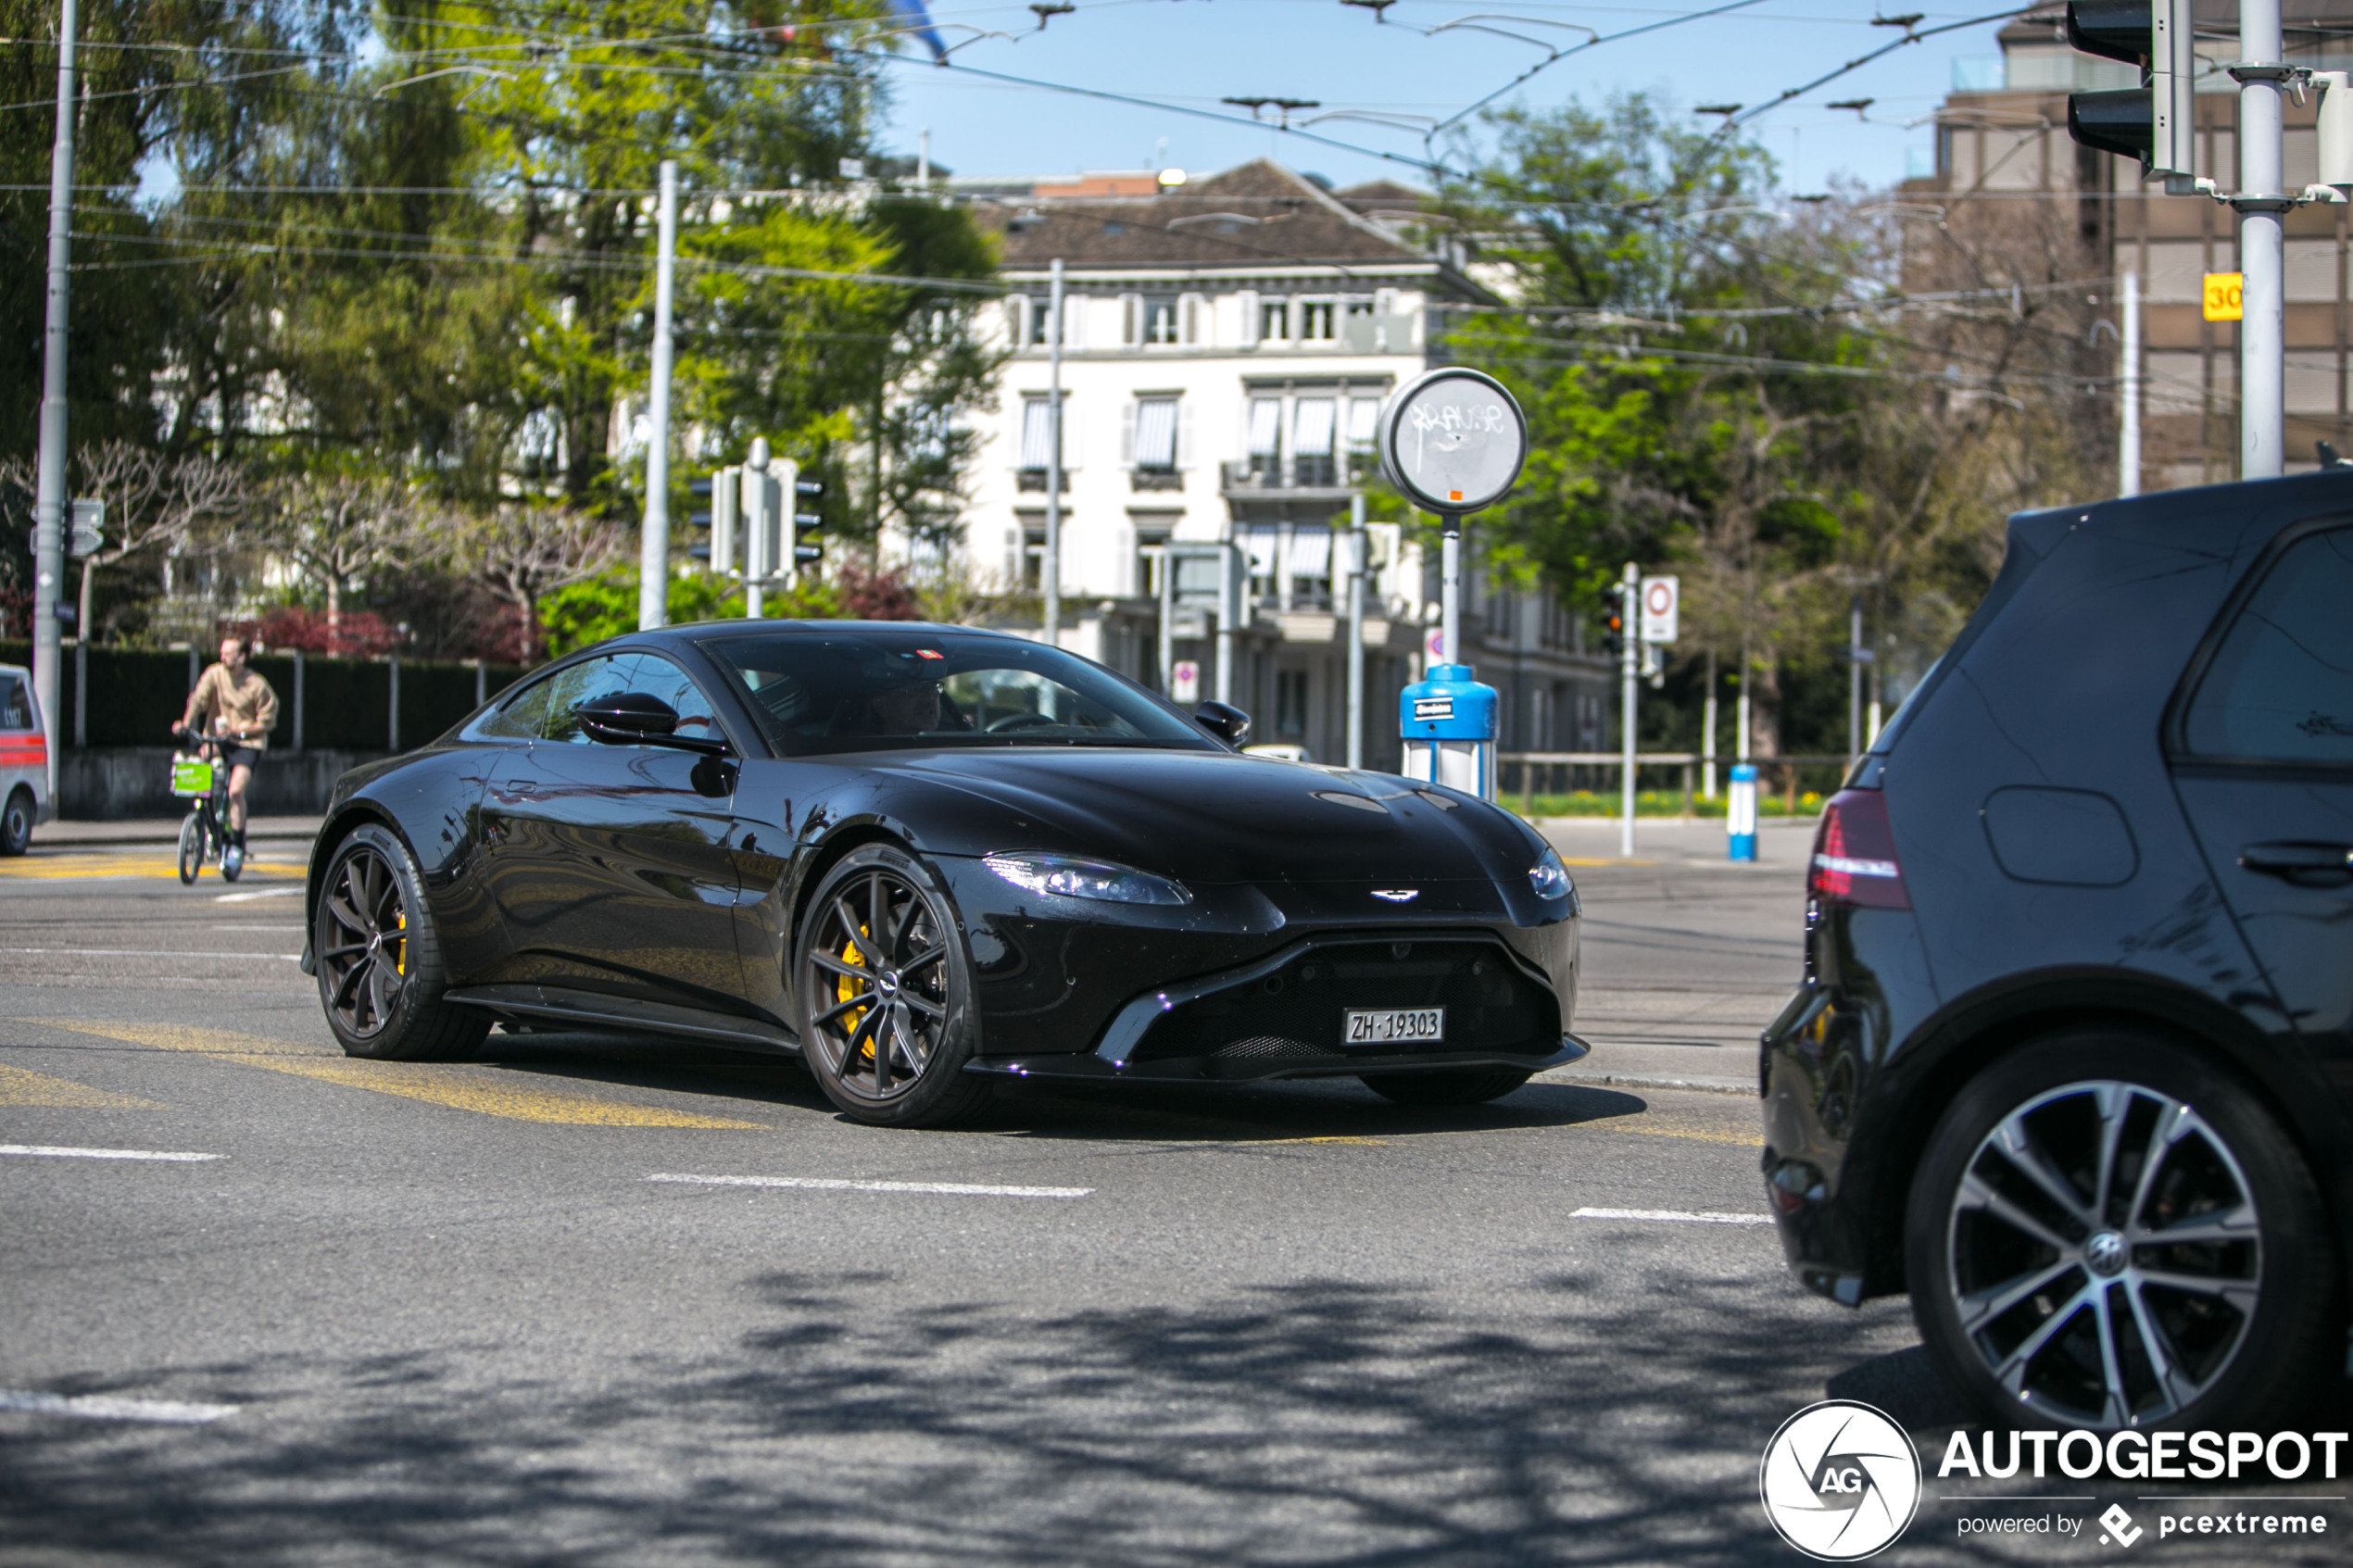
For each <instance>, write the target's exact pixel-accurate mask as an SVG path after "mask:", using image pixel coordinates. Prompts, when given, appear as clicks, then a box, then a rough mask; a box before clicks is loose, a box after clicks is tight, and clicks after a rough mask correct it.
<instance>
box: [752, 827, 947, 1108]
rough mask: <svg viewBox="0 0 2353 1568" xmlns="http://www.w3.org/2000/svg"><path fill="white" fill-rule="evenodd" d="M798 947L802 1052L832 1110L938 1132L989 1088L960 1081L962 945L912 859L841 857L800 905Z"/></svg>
mask: <svg viewBox="0 0 2353 1568" xmlns="http://www.w3.org/2000/svg"><path fill="white" fill-rule="evenodd" d="M796 946H797V948H798V951H799V954H800V962H799V972H798V974H797V975H796V979H797V980H798V982H799V984H798V985H797V987H796V990H797V992H798V994H799V1004H800V1008H801V1022H802V1027H801V1032H800V1038H801V1053H802V1056H803V1058H804V1060H806V1061H807V1062H808V1064H809V1067H810V1070H811V1071H812V1073H814V1074H815V1076H816V1078H817V1082H818V1084H819V1085H820V1086H822V1087H823V1088H824V1091H825V1093H826V1094H827V1096H828V1097H830V1098H832V1099H833V1101H834V1103H835V1104H836V1105H837V1106H839V1107H840V1108H841V1109H842V1110H845V1111H848V1112H849V1114H850V1115H852V1116H854V1117H857V1118H858V1119H860V1120H861V1121H868V1122H876V1123H889V1124H892V1125H900V1126H916V1125H922V1126H937V1125H940V1124H942V1123H946V1122H948V1121H950V1120H953V1119H954V1118H955V1117H957V1116H960V1115H962V1114H963V1113H964V1112H965V1111H966V1110H970V1109H971V1108H972V1107H973V1106H975V1105H976V1104H978V1103H979V1102H980V1100H981V1099H983V1098H986V1097H987V1095H988V1084H987V1082H986V1081H985V1080H979V1079H974V1078H971V1077H967V1076H965V1075H963V1065H964V1062H965V1060H967V1059H968V1058H969V1057H970V1056H971V1054H972V1052H971V1048H970V1046H969V1043H968V1036H969V1035H970V1033H971V1022H970V1018H969V1009H968V1007H967V1005H966V1002H965V997H966V994H967V991H968V989H969V986H968V982H967V980H966V978H965V964H964V957H963V938H962V936H961V935H960V934H959V932H958V930H957V924H956V918H955V914H954V911H953V909H951V908H950V905H949V903H948V900H947V897H946V896H945V895H944V894H943V893H942V892H941V891H940V889H939V887H938V884H937V882H936V880H935V879H934V878H933V877H932V875H931V874H930V872H928V871H927V870H926V869H925V867H924V866H923V865H922V863H921V862H920V861H917V860H916V859H913V858H912V857H911V856H909V855H906V854H904V853H902V852H900V851H899V850H897V849H894V848H891V847H888V846H884V845H869V846H865V847H861V848H859V849H856V850H853V851H851V852H850V854H849V855H848V856H846V857H844V859H842V861H841V863H840V864H838V865H837V866H836V867H835V868H834V869H833V870H832V872H829V873H828V874H827V875H826V877H825V880H824V883H823V884H822V885H820V886H819V888H818V889H817V892H816V895H815V896H814V897H812V899H811V900H810V904H809V907H808V909H807V911H806V912H805V913H804V915H803V916H802V928H801V931H800V934H799V941H798V943H797V944H796Z"/></svg>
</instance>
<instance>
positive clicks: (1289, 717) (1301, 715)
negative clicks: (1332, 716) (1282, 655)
mask: <svg viewBox="0 0 2353 1568" xmlns="http://www.w3.org/2000/svg"><path fill="white" fill-rule="evenodd" d="M1275 733H1276V734H1278V735H1303V734H1306V733H1307V671H1304V670H1277V671H1275Z"/></svg>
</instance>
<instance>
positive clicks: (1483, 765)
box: [1397, 664, 1496, 800]
mask: <svg viewBox="0 0 2353 1568" xmlns="http://www.w3.org/2000/svg"><path fill="white" fill-rule="evenodd" d="M1495 719H1496V712H1495V688H1494V687H1492V686H1483V685H1480V684H1478V682H1477V681H1474V680H1472V679H1471V670H1470V666H1469V665H1467V664H1433V665H1431V666H1430V667H1429V671H1428V675H1427V676H1426V677H1424V678H1423V679H1422V680H1419V681H1416V682H1415V683H1414V684H1412V685H1410V686H1407V687H1406V688H1405V689H1404V690H1403V692H1400V693H1399V694H1398V696H1397V730H1398V734H1400V735H1402V736H1403V738H1404V742H1405V761H1404V766H1403V769H1402V770H1401V771H1403V773H1404V775H1405V776H1406V777H1407V778H1409V779H1425V780H1428V782H1429V783H1431V784H1445V785H1447V786H1448V787H1449V788H1452V789H1459V790H1461V791H1462V792H1463V793H1464V794H1465V795H1476V796H1478V797H1479V798H1480V799H1481V800H1492V799H1494V798H1495Z"/></svg>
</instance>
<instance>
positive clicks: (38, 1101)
mask: <svg viewBox="0 0 2353 1568" xmlns="http://www.w3.org/2000/svg"><path fill="white" fill-rule="evenodd" d="M0 1105H46V1106H57V1107H61V1108H63V1109H66V1110H170V1109H171V1108H170V1106H168V1105H158V1104H157V1103H156V1102H155V1101H154V1100H151V1099H141V1098H138V1097H137V1096H136V1095H118V1094H109V1093H108V1092H107V1091H106V1090H105V1089H94V1088H92V1087H91V1086H90V1085H87V1084H77V1083H74V1082H73V1081H72V1080H70V1079H68V1078H52V1077H50V1076H49V1075H48V1074H47V1073H33V1072H30V1071H28V1070H26V1069H24V1068H21V1067H7V1066H0Z"/></svg>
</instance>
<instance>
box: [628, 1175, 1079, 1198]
mask: <svg viewBox="0 0 2353 1568" xmlns="http://www.w3.org/2000/svg"><path fill="white" fill-rule="evenodd" d="M646 1180H648V1181H649V1182H688V1183H691V1184H693V1185H697V1186H713V1187H811V1188H814V1189H815V1190H817V1191H819V1192H929V1193H938V1194H942V1195H945V1196H947V1197H950V1198H1084V1197H1086V1196H1087V1195H1088V1193H1090V1192H1092V1191H1094V1190H1095V1189H1094V1188H1093V1187H1020V1186H988V1185H981V1184H979V1183H976V1182H851V1181H844V1180H841V1179H840V1178H838V1177H827V1176H678V1175H662V1176H648V1177H647V1178H646Z"/></svg>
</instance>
